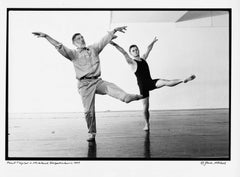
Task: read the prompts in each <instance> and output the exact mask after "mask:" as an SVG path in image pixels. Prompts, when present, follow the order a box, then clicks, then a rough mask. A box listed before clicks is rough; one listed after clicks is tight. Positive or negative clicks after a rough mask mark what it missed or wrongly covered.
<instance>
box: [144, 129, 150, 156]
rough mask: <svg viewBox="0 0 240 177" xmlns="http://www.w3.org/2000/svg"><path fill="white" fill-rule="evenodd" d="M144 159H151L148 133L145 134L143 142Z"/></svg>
mask: <svg viewBox="0 0 240 177" xmlns="http://www.w3.org/2000/svg"><path fill="white" fill-rule="evenodd" d="M144 157H145V158H147V159H149V158H151V148H150V132H149V131H146V132H145V140H144Z"/></svg>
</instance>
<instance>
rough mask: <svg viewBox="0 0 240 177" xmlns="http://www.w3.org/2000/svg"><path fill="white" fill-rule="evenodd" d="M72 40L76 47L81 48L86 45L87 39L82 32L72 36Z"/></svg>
mask: <svg viewBox="0 0 240 177" xmlns="http://www.w3.org/2000/svg"><path fill="white" fill-rule="evenodd" d="M72 42H73V44H74V45H75V46H76V47H79V48H82V47H86V43H85V40H84V38H83V36H82V35H81V34H80V33H75V34H74V35H73V36H72Z"/></svg>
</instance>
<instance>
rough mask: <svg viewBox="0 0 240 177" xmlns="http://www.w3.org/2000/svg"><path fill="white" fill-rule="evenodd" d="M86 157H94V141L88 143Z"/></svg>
mask: <svg viewBox="0 0 240 177" xmlns="http://www.w3.org/2000/svg"><path fill="white" fill-rule="evenodd" d="M87 155H88V158H90V159H95V158H96V157H97V144H96V141H91V142H89V143H88V154H87Z"/></svg>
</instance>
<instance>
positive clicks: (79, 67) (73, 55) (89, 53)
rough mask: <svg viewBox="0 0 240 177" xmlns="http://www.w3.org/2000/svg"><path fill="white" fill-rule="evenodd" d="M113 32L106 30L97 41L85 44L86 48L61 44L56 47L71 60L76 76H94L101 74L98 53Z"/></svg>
mask: <svg viewBox="0 0 240 177" xmlns="http://www.w3.org/2000/svg"><path fill="white" fill-rule="evenodd" d="M113 35H114V33H113V32H108V34H107V35H106V36H104V37H103V38H102V39H101V40H100V41H99V42H98V43H95V44H93V45H90V46H87V49H80V48H77V49H69V48H67V47H66V46H64V45H63V44H60V45H58V46H56V49H57V50H58V52H59V53H61V54H62V55H63V56H64V57H66V58H67V59H69V60H70V61H72V62H73V65H74V69H75V72H76V78H77V79H80V78H81V77H84V76H85V77H94V76H100V75H101V67H100V60H99V54H100V52H101V51H102V50H103V48H104V47H105V46H106V45H107V44H108V43H109V42H110V41H111V40H112V38H113Z"/></svg>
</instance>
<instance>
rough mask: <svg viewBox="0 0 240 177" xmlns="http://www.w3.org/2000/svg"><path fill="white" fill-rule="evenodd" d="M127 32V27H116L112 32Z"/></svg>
mask: <svg viewBox="0 0 240 177" xmlns="http://www.w3.org/2000/svg"><path fill="white" fill-rule="evenodd" d="M126 30H127V26H122V27H117V28H115V29H114V32H117V31H119V32H122V33H125V31H126Z"/></svg>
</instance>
